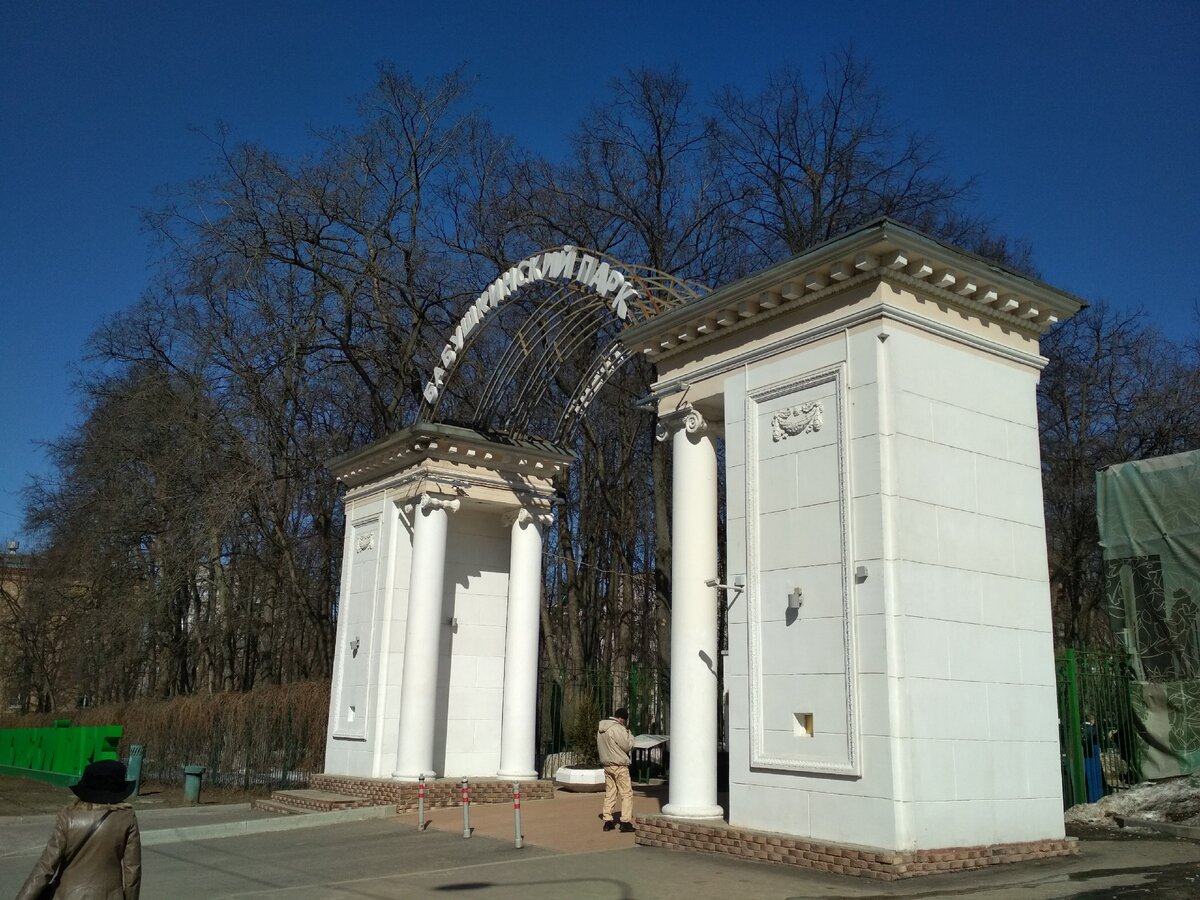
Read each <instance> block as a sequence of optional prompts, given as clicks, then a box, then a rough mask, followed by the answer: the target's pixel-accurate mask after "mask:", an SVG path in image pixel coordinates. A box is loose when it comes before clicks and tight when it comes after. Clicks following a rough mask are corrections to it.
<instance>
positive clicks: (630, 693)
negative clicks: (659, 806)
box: [538, 663, 670, 757]
mask: <svg viewBox="0 0 1200 900" xmlns="http://www.w3.org/2000/svg"><path fill="white" fill-rule="evenodd" d="M619 706H624V707H625V708H626V709H628V710H629V728H630V730H631V731H632V732H633V733H634V734H639V733H642V732H652V733H662V732H666V731H667V729H668V723H669V722H670V677H669V675H668V674H667V673H666V672H665V671H660V670H658V669H649V668H643V667H641V666H639V665H638V664H636V663H632V664H630V666H629V668H628V669H625V670H612V669H579V668H573V669H567V668H563V669H555V668H551V667H545V666H544V667H543V668H542V670H541V672H540V673H539V679H538V753H539V756H541V757H545V756H547V755H549V754H551V753H559V752H561V751H563V750H567V749H569V747H568V744H569V735H570V731H571V725H572V723H573V722H574V720H575V717H576V715H578V714H579V713H580V711H581V709H584V710H587V712H588V713H589V714H590V715H594V716H595V717H596V719H597V721H599V719H600V718H601V717H603V716H607V715H609V714H610V713H612V711H613V710H614V709H616V708H617V707H619Z"/></svg>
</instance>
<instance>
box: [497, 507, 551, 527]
mask: <svg viewBox="0 0 1200 900" xmlns="http://www.w3.org/2000/svg"><path fill="white" fill-rule="evenodd" d="M553 521H554V513H553V512H552V511H551V510H548V509H530V508H529V507H526V506H522V507H519V508H518V509H510V510H509V511H508V512H506V513H505V514H504V518H503V522H504V524H505V525H507V526H509V527H510V528H511V527H512V526H513V525H514V524H515V525H518V526H520V527H521V528H524V527H525V526H526V525H529V524H531V523H532V524H535V525H539V526H541V527H543V528H545V527H546V526H547V525H549V524H550V523H551V522H553Z"/></svg>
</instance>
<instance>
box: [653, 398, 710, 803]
mask: <svg viewBox="0 0 1200 900" xmlns="http://www.w3.org/2000/svg"><path fill="white" fill-rule="evenodd" d="M668 434H670V435H673V437H672V447H671V451H672V468H673V470H674V474H673V476H672V479H671V771H670V780H669V782H668V795H667V805H666V806H664V807H663V815H665V816H673V817H677V818H683V819H702V818H716V817H720V816H723V815H724V810H722V809H721V807H720V806H719V805H718V804H717V662H716V660H717V590H716V588H712V587H708V586H707V585H706V584H705V582H706V581H712V580H715V579H716V577H717V452H716V448H715V447H714V446H713V442H712V438H711V437H709V435H708V423H707V422H705V421H704V418H703V417H702V416H701V415H700V413H699V412H697V411H696V410H695V409H692V408H691V407H690V406H684V407H682V408H681V409H680V410H679V411H678V412H677V413H674V414H672V415H670V416H664V417H661V418H660V420H659V427H658V438H659V440H664V439H665V438H666V437H667V435H668Z"/></svg>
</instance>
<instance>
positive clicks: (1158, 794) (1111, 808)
mask: <svg viewBox="0 0 1200 900" xmlns="http://www.w3.org/2000/svg"><path fill="white" fill-rule="evenodd" d="M1117 817H1125V818H1130V819H1147V820H1149V821H1152V822H1171V823H1174V824H1176V825H1200V775H1189V776H1185V777H1183V778H1171V779H1168V780H1166V781H1157V782H1151V781H1148V782H1143V783H1142V784H1139V785H1137V786H1136V787H1132V788H1130V789H1129V790H1127V791H1119V792H1118V793H1115V794H1110V795H1109V796H1107V797H1104V798H1103V799H1101V800H1099V801H1097V802H1096V803H1080V804H1078V805H1077V806H1072V807H1071V808H1070V809H1068V810H1067V811H1066V813H1065V814H1064V818H1065V820H1066V822H1067V823H1068V824H1075V825H1091V826H1095V827H1099V828H1116V827H1118V826H1117V822H1116V819H1117Z"/></svg>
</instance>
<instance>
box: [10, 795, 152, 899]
mask: <svg viewBox="0 0 1200 900" xmlns="http://www.w3.org/2000/svg"><path fill="white" fill-rule="evenodd" d="M110 809H111V810H112V814H111V815H110V816H109V817H108V818H107V819H105V820H104V822H103V824H101V826H100V827H99V828H97V829H96V830H95V832H93V833H92V836H91V837H90V838H88V839H87V843H86V844H84V845H83V849H82V850H80V851H79V852H78V854H77V855H76V856H75V858H74V859H72V860H71V863H70V865H68V866H67V868H66V870H65V871H64V872H63V874H62V882H61V883H60V884H59V887H58V891H57V893H55V895H54V897H55V900H138V893H139V891H140V890H141V886H142V842H141V838H140V836H139V835H138V825H137V817H136V816H135V815H134V814H133V807H131V806H130V805H129V804H128V803H113V804H110V805H105V804H101V803H84V802H83V801H82V800H80V801H77V802H76V803H73V804H72V805H70V806H68V807H66V808H65V809H63V810H62V811H61V812H59V814H58V817H57V818H56V819H55V820H54V833H53V834H51V835H50V840H49V841H47V842H46V849H45V850H43V851H42V855H41V858H40V859H38V861H37V865H35V866H34V867H33V871H32V872H30V873H29V877H28V878H26V879H25V884H23V885H22V886H21V892H20V893H19V894H17V900H38V898H39V897H41V894H42V889H43V888H45V886H46V885H47V884H48V883H49V881H50V878H51V877H52V876H53V875H54V870H55V869H57V868H58V865H59V863H60V862H61V861H62V860H63V859H64V858H66V857H67V856H68V855H70V854H71V853H73V852H75V848H76V847H78V846H79V844H80V842H82V841H83V839H84V835H86V834H87V833H88V829H89V828H91V827H92V823H93V822H95V821H96V820H97V819H99V818H100V817H101V816H102V815H104V813H105V812H107V811H108V810H110Z"/></svg>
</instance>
